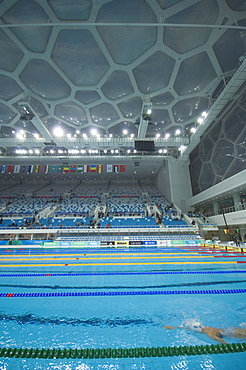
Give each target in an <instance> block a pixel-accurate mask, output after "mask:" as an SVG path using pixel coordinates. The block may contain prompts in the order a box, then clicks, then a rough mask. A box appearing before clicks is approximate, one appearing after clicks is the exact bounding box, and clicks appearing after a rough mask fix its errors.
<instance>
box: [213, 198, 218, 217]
mask: <svg viewBox="0 0 246 370" xmlns="http://www.w3.org/2000/svg"><path fill="white" fill-rule="evenodd" d="M213 208H214V215H218V214H219V203H218V201H217V200H213Z"/></svg>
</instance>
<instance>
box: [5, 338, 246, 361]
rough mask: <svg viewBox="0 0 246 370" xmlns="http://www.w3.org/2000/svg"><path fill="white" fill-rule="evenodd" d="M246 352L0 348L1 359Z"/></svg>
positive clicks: (241, 347)
mask: <svg viewBox="0 0 246 370" xmlns="http://www.w3.org/2000/svg"><path fill="white" fill-rule="evenodd" d="M236 352H246V343H245V342H243V343H232V344H211V345H200V346H182V347H176V346H174V347H140V348H138V347H137V348H85V349H71V348H68V349H65V348H64V349H54V348H47V349H46V348H42V349H38V348H4V347H3V348H0V357H15V358H42V359H60V358H72V359H73V358H74V359H76V358H84V359H86V358H89V359H92V358H136V357H170V356H183V355H188V356H191V355H205V354H210V355H212V354H222V353H236Z"/></svg>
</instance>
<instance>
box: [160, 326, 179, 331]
mask: <svg viewBox="0 0 246 370" xmlns="http://www.w3.org/2000/svg"><path fill="white" fill-rule="evenodd" d="M163 328H165V329H167V330H172V329H180V326H171V325H164V326H163Z"/></svg>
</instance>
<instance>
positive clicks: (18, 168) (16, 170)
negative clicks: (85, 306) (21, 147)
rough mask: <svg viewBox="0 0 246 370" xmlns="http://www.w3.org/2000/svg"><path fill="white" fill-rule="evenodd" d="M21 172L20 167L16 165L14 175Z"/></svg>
mask: <svg viewBox="0 0 246 370" xmlns="http://www.w3.org/2000/svg"><path fill="white" fill-rule="evenodd" d="M19 172H20V165H19V164H16V165H15V166H14V173H19Z"/></svg>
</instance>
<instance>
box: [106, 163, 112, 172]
mask: <svg viewBox="0 0 246 370" xmlns="http://www.w3.org/2000/svg"><path fill="white" fill-rule="evenodd" d="M107 172H113V166H112V164H107Z"/></svg>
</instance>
